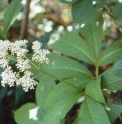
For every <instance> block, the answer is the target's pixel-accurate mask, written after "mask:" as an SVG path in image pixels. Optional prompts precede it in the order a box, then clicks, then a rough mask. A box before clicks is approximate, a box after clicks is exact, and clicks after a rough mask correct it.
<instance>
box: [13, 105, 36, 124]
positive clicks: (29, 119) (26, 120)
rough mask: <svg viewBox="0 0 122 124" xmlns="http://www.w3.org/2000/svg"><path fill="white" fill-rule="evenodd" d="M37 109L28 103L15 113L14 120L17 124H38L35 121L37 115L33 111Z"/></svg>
mask: <svg viewBox="0 0 122 124" xmlns="http://www.w3.org/2000/svg"><path fill="white" fill-rule="evenodd" d="M35 107H36V105H35V104H33V103H27V104H25V105H23V106H22V107H20V108H19V109H17V110H16V111H15V112H14V115H15V116H14V119H15V121H16V122H17V124H38V123H37V122H36V121H35V120H34V119H36V116H35V114H36V113H33V111H32V110H33V109H34V108H35Z"/></svg>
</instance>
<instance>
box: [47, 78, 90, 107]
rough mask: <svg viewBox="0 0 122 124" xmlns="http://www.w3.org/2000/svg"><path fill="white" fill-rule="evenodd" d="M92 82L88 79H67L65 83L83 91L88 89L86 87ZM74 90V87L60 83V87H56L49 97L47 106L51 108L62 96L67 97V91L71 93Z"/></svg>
mask: <svg viewBox="0 0 122 124" xmlns="http://www.w3.org/2000/svg"><path fill="white" fill-rule="evenodd" d="M90 80H91V79H88V78H86V79H85V78H81V79H67V80H65V81H66V82H68V83H69V84H71V85H74V86H76V87H78V88H80V89H81V90H82V89H84V88H85V87H86V85H87V84H88V82H90ZM72 90H74V87H72V86H70V85H68V84H65V83H63V82H60V83H59V84H58V85H56V86H55V87H54V89H53V90H52V91H51V93H50V95H49V96H48V98H47V102H46V106H50V105H51V104H53V103H54V102H56V101H57V100H59V99H61V96H62V94H63V95H65V93H66V92H67V91H70V92H71V91H72ZM70 92H69V93H70Z"/></svg>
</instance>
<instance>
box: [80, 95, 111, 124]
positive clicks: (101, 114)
mask: <svg viewBox="0 0 122 124" xmlns="http://www.w3.org/2000/svg"><path fill="white" fill-rule="evenodd" d="M78 124H110V122H109V119H108V116H107V114H106V112H105V110H104V108H103V106H102V105H101V104H99V103H97V102H95V101H94V100H93V99H91V98H89V97H86V98H85V100H84V102H83V104H82V106H81V109H80V112H79V119H78Z"/></svg>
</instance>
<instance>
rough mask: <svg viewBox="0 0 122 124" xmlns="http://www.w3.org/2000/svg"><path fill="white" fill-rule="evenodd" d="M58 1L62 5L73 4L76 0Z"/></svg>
mask: <svg viewBox="0 0 122 124" xmlns="http://www.w3.org/2000/svg"><path fill="white" fill-rule="evenodd" d="M59 1H60V2H62V3H74V2H76V1H78V0H59Z"/></svg>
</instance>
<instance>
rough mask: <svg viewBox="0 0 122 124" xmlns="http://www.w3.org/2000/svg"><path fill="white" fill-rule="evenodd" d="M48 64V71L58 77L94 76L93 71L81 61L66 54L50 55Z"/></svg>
mask: <svg viewBox="0 0 122 124" xmlns="http://www.w3.org/2000/svg"><path fill="white" fill-rule="evenodd" d="M49 60H50V62H49V64H48V65H47V66H46V70H47V72H48V73H50V74H52V75H55V76H56V77H58V78H71V77H72V78H76V77H77V78H81V77H86V78H89V77H91V78H92V74H91V72H90V71H89V70H88V69H87V68H86V67H85V66H83V65H82V64H80V63H79V62H77V61H75V60H73V59H70V58H68V57H64V56H57V55H50V56H49Z"/></svg>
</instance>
